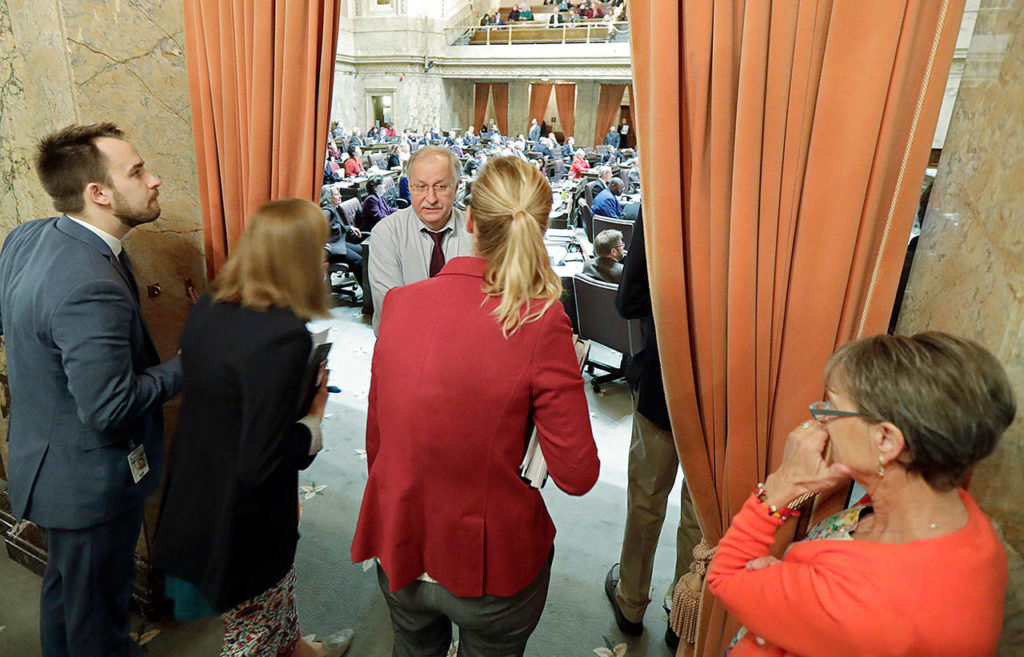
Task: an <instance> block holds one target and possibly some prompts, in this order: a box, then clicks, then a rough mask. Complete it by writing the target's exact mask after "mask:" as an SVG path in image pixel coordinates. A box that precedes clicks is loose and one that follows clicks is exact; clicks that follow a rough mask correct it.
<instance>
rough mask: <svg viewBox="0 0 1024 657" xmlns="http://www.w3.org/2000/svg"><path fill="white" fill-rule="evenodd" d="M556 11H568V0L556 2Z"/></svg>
mask: <svg viewBox="0 0 1024 657" xmlns="http://www.w3.org/2000/svg"><path fill="white" fill-rule="evenodd" d="M558 11H569V0H560V2H559V3H558Z"/></svg>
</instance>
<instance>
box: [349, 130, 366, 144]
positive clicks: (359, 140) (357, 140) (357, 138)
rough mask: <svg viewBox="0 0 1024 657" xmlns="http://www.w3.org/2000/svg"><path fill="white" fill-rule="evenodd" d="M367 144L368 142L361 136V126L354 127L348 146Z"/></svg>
mask: <svg viewBox="0 0 1024 657" xmlns="http://www.w3.org/2000/svg"><path fill="white" fill-rule="evenodd" d="M365 145H366V144H365V142H363V138H362V137H360V136H359V128H355V129H353V130H352V136H350V137H349V138H348V147H349V148H352V147H353V146H365Z"/></svg>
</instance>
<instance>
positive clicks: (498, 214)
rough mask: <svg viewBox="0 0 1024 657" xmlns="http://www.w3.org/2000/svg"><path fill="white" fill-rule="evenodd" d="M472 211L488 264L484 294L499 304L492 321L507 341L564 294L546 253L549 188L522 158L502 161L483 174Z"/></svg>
mask: <svg viewBox="0 0 1024 657" xmlns="http://www.w3.org/2000/svg"><path fill="white" fill-rule="evenodd" d="M470 207H471V208H472V214H473V226H474V231H475V232H476V235H477V249H478V250H479V252H480V255H482V256H483V257H484V258H485V259H486V260H487V269H486V271H485V273H484V293H486V294H487V295H488V296H491V297H498V298H499V299H500V300H499V302H498V306H497V307H496V308H495V309H494V316H495V318H496V319H497V321H498V323H499V324H500V325H501V328H502V332H503V333H504V334H505V336H506V337H507V336H509V335H511V334H512V333H515V332H516V331H517V330H518V329H519V328H520V327H521V326H522V325H523V324H526V323H529V322H534V321H536V320H538V319H540V318H541V317H542V316H543V315H544V313H545V312H546V311H547V309H548V308H549V307H551V304H553V303H554V302H555V301H556V300H557V299H558V298H559V297H560V296H561V294H562V281H561V280H560V279H559V278H558V276H557V275H556V274H555V272H554V270H553V269H551V264H550V263H549V262H548V255H547V250H546V249H545V248H544V230H545V229H546V228H547V220H548V213H549V212H550V211H551V187H550V186H549V185H548V182H547V180H546V179H545V178H544V176H543V175H542V174H541V173H540V172H539V171H538V170H537V169H536V168H534V167H532V166H529V165H528V164H526V163H525V162H523V161H522V160H520V159H519V158H515V157H499V158H495V159H493V160H490V161H489V162H488V163H487V164H486V165H485V166H484V168H483V169H482V170H481V173H480V176H479V178H478V179H477V181H476V182H475V183H474V184H473V197H472V201H471V202H470ZM510 208H513V209H510ZM534 301H541V302H543V303H542V304H540V305H539V306H537V305H533V302H534Z"/></svg>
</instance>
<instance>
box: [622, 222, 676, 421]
mask: <svg viewBox="0 0 1024 657" xmlns="http://www.w3.org/2000/svg"><path fill="white" fill-rule="evenodd" d="M615 307H616V308H617V309H618V311H619V314H620V315H621V316H622V317H624V318H625V319H640V320H643V328H644V348H643V349H641V350H640V351H639V352H638V353H636V354H634V355H633V357H632V358H631V359H630V361H629V363H627V365H626V379H627V380H628V381H629V384H630V385H631V386H632V387H633V389H634V390H637V403H636V409H637V410H638V411H639V412H640V413H641V414H642V415H643V416H644V417H646V418H647V419H648V420H650V421H651V422H653V423H655V424H656V425H658V426H659V427H661V428H662V429H665V430H667V431H671V430H672V425H671V423H670V422H669V418H668V406H667V405H666V403H665V384H664V383H663V382H662V380H661V358H660V357H659V356H658V337H657V336H656V335H655V332H654V314H653V311H652V310H651V285H650V280H649V279H648V276H647V253H646V248H645V247H644V224H643V211H642V210H641V211H640V212H639V214H638V215H637V218H636V224H635V225H634V226H633V239H632V240H631V242H630V244H629V251H628V252H627V253H626V257H625V258H623V263H622V280H621V281H620V282H619V291H618V294H616V296H615Z"/></svg>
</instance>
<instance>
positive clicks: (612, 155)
mask: <svg viewBox="0 0 1024 657" xmlns="http://www.w3.org/2000/svg"><path fill="white" fill-rule="evenodd" d="M601 162H602V163H604V164H607V165H609V166H611V165H612V164H618V163H620V162H622V151H620V150H619V149H618V148H616V147H615V146H609V147H608V152H607V153H605V154H604V157H602V158H601Z"/></svg>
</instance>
